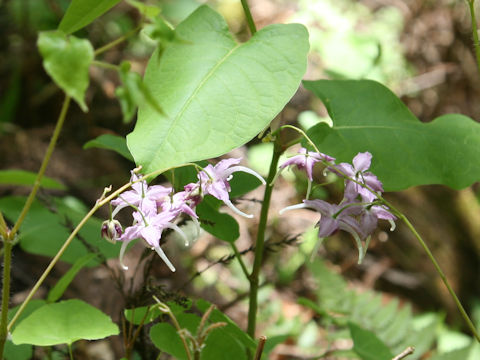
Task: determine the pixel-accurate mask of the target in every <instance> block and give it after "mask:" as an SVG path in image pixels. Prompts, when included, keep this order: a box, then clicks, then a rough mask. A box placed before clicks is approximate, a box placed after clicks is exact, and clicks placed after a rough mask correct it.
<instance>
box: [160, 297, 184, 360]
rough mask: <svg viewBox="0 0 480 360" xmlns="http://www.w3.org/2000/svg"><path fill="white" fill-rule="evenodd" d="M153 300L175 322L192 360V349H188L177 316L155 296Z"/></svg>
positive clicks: (174, 324)
mask: <svg viewBox="0 0 480 360" xmlns="http://www.w3.org/2000/svg"><path fill="white" fill-rule="evenodd" d="M153 299H154V300H155V301H156V302H157V304H158V305H157V306H158V309H159V310H160V311H162V312H164V313H166V314H167V315H168V316H169V317H170V319H171V320H172V322H173V326H175V328H176V329H177V333H178V335H179V336H180V339H182V343H183V347H184V348H185V352H186V354H187V358H188V360H192V354H191V353H190V349H189V348H188V344H187V340H186V339H185V337H184V336H182V335H181V331H182V328H181V327H180V324H179V323H178V320H177V318H176V317H175V315H174V314H173V313H172V310H170V308H169V307H168V305H167V304H165V303H163V302H161V301H160V300H159V299H158V298H157V297H156V296H155V295H154V296H153Z"/></svg>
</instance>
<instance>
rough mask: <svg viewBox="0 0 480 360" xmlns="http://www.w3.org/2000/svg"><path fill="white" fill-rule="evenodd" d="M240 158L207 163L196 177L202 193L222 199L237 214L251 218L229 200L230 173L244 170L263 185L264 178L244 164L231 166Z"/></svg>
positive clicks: (238, 161)
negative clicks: (212, 163)
mask: <svg viewBox="0 0 480 360" xmlns="http://www.w3.org/2000/svg"><path fill="white" fill-rule="evenodd" d="M240 161H241V159H225V160H221V161H219V162H218V163H217V165H215V166H212V165H207V166H206V167H205V168H204V169H203V170H202V171H200V172H199V173H198V179H199V183H200V189H201V191H202V193H203V195H207V194H209V195H212V196H213V197H216V198H217V199H219V200H222V201H223V202H224V204H225V205H227V206H228V207H229V208H230V209H232V210H233V211H234V212H235V213H237V214H238V215H242V216H244V217H247V218H252V217H253V215H249V214H245V213H244V212H242V211H240V210H238V209H237V208H236V207H235V206H234V205H233V204H232V202H231V201H230V196H229V194H228V193H229V192H230V190H231V188H230V184H229V181H230V180H231V178H232V174H233V173H234V172H237V171H242V172H246V173H248V174H251V175H253V176H255V177H256V178H257V179H259V180H260V181H261V182H262V184H263V185H265V180H263V178H262V177H261V176H260V175H259V174H257V173H256V172H255V171H253V170H252V169H249V168H247V167H245V166H232V165H237V164H239V163H240Z"/></svg>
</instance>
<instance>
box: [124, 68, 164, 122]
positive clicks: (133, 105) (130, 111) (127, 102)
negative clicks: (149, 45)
mask: <svg viewBox="0 0 480 360" xmlns="http://www.w3.org/2000/svg"><path fill="white" fill-rule="evenodd" d="M119 75H120V79H121V80H122V83H123V86H119V87H118V88H117V89H116V90H115V94H116V95H117V97H118V100H119V101H120V106H121V108H122V113H123V122H125V123H128V122H130V121H131V120H132V118H133V116H134V115H135V110H136V109H137V106H140V105H142V104H144V103H148V104H149V105H150V106H151V107H152V108H153V109H155V110H156V111H157V113H158V114H159V115H163V114H164V113H163V110H162V108H161V107H160V105H158V102H157V100H156V99H155V98H154V97H153V96H152V95H151V94H150V91H149V90H148V88H147V87H146V86H145V84H144V83H143V80H142V77H141V76H140V75H139V74H138V73H136V72H133V71H130V63H128V62H126V61H124V62H123V63H122V64H121V65H120V70H119Z"/></svg>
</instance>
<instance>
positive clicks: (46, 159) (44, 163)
mask: <svg viewBox="0 0 480 360" xmlns="http://www.w3.org/2000/svg"><path fill="white" fill-rule="evenodd" d="M69 106H70V96H68V95H67V96H65V100H64V101H63V105H62V110H61V111H60V115H59V116H58V120H57V124H56V125H55V130H54V131H53V135H52V137H51V139H50V143H49V144H48V148H47V152H46V153H45V156H44V157H43V161H42V165H41V166H40V170H38V173H37V177H36V178H35V183H34V185H33V188H32V191H31V192H30V194H29V195H28V198H27V201H26V202H25V205H24V206H23V209H22V212H21V213H20V215H19V216H18V219H17V222H16V223H15V225H14V226H13V228H12V230H11V231H10V234H9V238H10V240H13V239H14V237H15V234H16V233H17V231H18V229H19V228H20V225H22V223H23V221H24V220H25V216H26V215H27V213H28V211H29V210H30V207H31V206H32V203H33V201H34V200H35V196H36V195H37V191H38V189H39V188H40V182H41V180H42V178H43V175H44V174H45V170H46V169H47V166H48V163H49V162H50V158H51V157H52V153H53V150H54V149H55V145H56V144H57V140H58V136H59V135H60V132H61V130H62V126H63V122H64V121H65V117H66V115H67V111H68V107H69Z"/></svg>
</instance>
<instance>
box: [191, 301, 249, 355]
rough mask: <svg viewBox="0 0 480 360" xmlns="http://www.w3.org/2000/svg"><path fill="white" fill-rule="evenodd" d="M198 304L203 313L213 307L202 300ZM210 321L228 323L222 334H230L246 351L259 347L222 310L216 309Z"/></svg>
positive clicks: (222, 329)
mask: <svg viewBox="0 0 480 360" xmlns="http://www.w3.org/2000/svg"><path fill="white" fill-rule="evenodd" d="M196 304H197V307H198V308H199V309H200V311H202V312H205V311H207V309H208V308H209V307H210V305H211V304H210V303H209V302H208V301H205V300H202V299H200V300H198V301H197V303H196ZM209 321H210V322H211V323H216V322H226V323H227V325H226V326H224V327H222V328H221V331H222V332H224V333H226V334H229V335H230V336H231V337H232V338H234V339H236V341H238V342H239V343H241V344H242V345H243V347H244V348H246V349H248V348H249V349H251V350H255V348H256V347H257V345H256V343H255V341H253V339H252V338H251V337H250V336H248V335H247V334H246V333H245V332H244V331H243V330H242V329H240V328H239V327H238V325H237V324H236V323H235V322H234V321H233V320H232V319H230V318H229V317H228V316H227V315H225V314H224V313H222V312H221V311H220V310H218V309H214V310H213V311H212V313H211V315H210V317H209Z"/></svg>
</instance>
